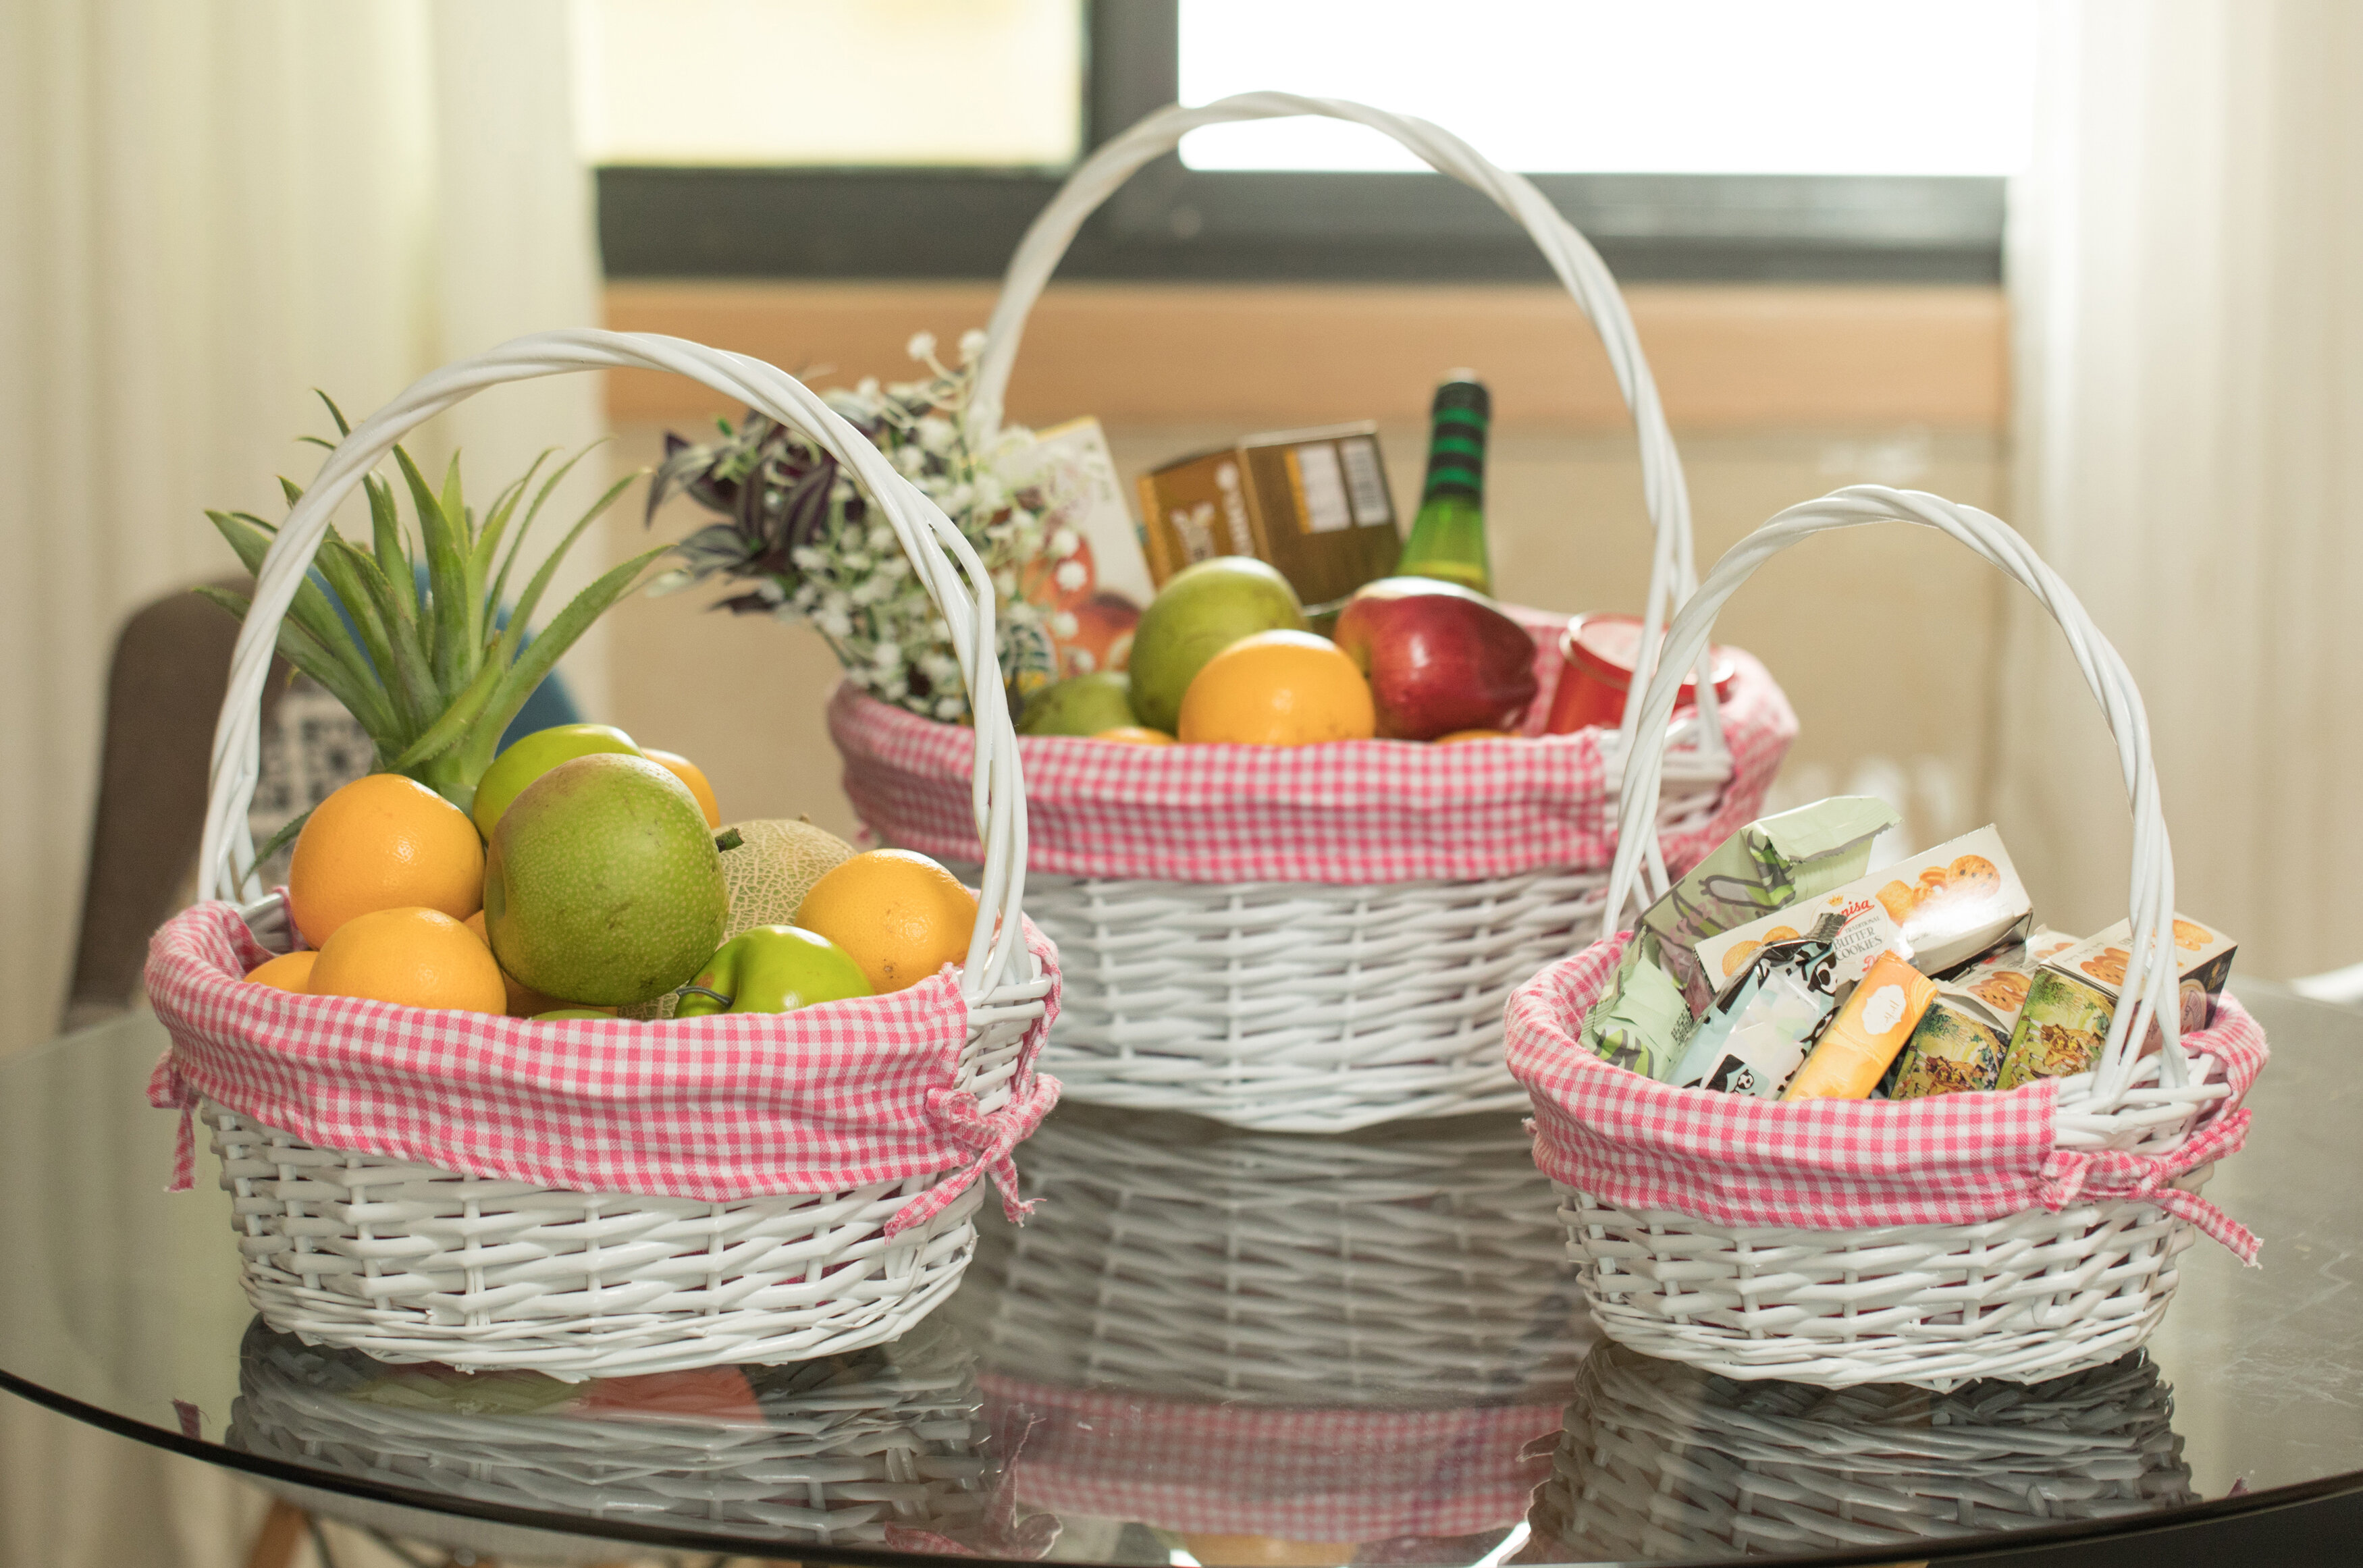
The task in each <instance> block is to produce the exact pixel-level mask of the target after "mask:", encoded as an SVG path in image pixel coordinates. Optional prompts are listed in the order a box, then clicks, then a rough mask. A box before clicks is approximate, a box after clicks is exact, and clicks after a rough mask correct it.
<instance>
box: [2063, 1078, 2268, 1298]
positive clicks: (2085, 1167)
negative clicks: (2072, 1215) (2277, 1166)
mask: <svg viewBox="0 0 2363 1568" xmlns="http://www.w3.org/2000/svg"><path fill="white" fill-rule="evenodd" d="M2247 1137H2248V1110H2247V1107H2245V1106H2243V1107H2241V1108H2240V1109H2239V1110H2234V1111H2231V1112H2229V1113H2228V1114H2225V1115H2221V1116H2217V1117H2215V1118H2213V1120H2211V1121H2208V1122H2207V1123H2206V1124H2205V1125H2204V1126H2203V1127H2202V1128H2201V1129H2200V1131H2199V1132H2197V1133H2196V1134H2194V1135H2193V1136H2192V1137H2191V1139H2190V1140H2189V1141H2187V1142H2186V1143H2184V1144H2183V1145H2182V1147H2180V1148H2179V1149H2176V1150H2173V1151H2172V1152H2170V1153H2169V1154H2129V1153H2127V1152H2126V1151H2124V1150H2123V1149H2054V1150H2053V1151H2052V1152H2051V1156H2050V1158H2048V1159H2047V1160H2046V1161H2044V1163H2043V1179H2042V1181H2041V1183H2040V1184H2039V1185H2038V1186H2037V1187H2036V1189H2035V1196H2036V1201H2037V1202H2039V1203H2041V1204H2042V1205H2043V1207H2044V1208H2046V1209H2050V1210H2051V1211H2052V1212H2053V1213H2055V1214H2056V1213H2058V1211H2059V1210H2061V1209H2065V1208H2067V1207H2068V1206H2069V1204H2072V1203H2075V1202H2078V1201H2080V1200H2082V1201H2087V1202H2114V1201H2124V1200H2130V1201H2133V1202H2138V1203H2155V1204H2157V1205H2158V1207H2159V1208H2160V1209H2166V1210H2168V1211H2169V1212H2170V1213H2173V1214H2178V1215H2180V1216H2181V1217H2182V1218H2183V1219H2185V1220H2190V1221H2191V1223H2192V1224H2193V1225H2196V1226H2198V1227H2199V1228H2200V1230H2202V1231H2205V1232H2206V1233H2207V1234H2208V1235H2209V1236H2211V1237H2213V1239H2214V1240H2216V1241H2218V1242H2222V1243H2223V1244H2224V1246H2225V1247H2227V1248H2229V1249H2230V1250H2231V1252H2232V1253H2233V1255H2235V1257H2237V1258H2238V1259H2239V1260H2240V1261H2241V1262H2242V1263H2244V1264H2248V1265H2249V1266H2251V1267H2254V1266H2255V1264H2256V1262H2257V1249H2258V1245H2259V1244H2260V1243H2258V1241H2257V1237H2256V1233H2255V1232H2254V1231H2250V1230H2249V1229H2248V1228H2247V1226H2245V1225H2243V1224H2241V1223H2240V1222H2239V1221H2238V1220H2235V1219H2233V1218H2232V1217H2231V1216H2230V1215H2228V1214H2226V1213H2224V1211H2223V1210H2222V1209H2218V1208H2216V1207H2215V1206H2214V1205H2213V1204H2212V1203H2210V1202H2208V1201H2207V1200H2206V1199H2205V1198H2202V1197H2200V1196H2199V1195H2198V1194H2197V1193H2195V1192H2185V1191H2184V1190H2182V1189H2181V1188H2180V1187H2175V1186H2173V1185H2171V1184H2172V1183H2173V1182H2174V1181H2175V1180H2176V1179H2177V1178H2178V1177H2180V1176H2187V1175H2189V1174H2190V1173H2191V1172H2192V1171H2195V1170H2197V1169H2198V1168H2199V1167H2200V1166H2202V1165H2209V1164H2212V1163H2213V1162H2214V1161H2216V1160H2219V1159H2222V1158H2223V1157H2224V1155H2226V1154H2237V1153H2239V1151H2240V1145H2241V1144H2243V1143H2246V1142H2247Z"/></svg>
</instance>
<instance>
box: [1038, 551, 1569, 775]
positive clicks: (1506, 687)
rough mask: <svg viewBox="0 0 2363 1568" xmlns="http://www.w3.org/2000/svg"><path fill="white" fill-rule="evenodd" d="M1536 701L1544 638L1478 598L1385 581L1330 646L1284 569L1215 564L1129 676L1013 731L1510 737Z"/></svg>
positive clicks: (1106, 680) (1159, 615)
mask: <svg viewBox="0 0 2363 1568" xmlns="http://www.w3.org/2000/svg"><path fill="white" fill-rule="evenodd" d="M1536 692H1537V679H1536V676H1535V644H1534V639H1533V637H1532V635H1529V634H1528V632H1527V631H1526V629H1525V626H1523V625H1521V624H1519V623H1518V622H1517V621H1515V620H1514V619H1513V618H1512V617H1510V616H1509V615H1507V614H1505V613H1503V612H1502V611H1501V610H1500V609H1499V608H1497V607H1496V606H1495V605H1494V603H1493V602H1492V600H1490V599H1488V598H1486V597H1485V596H1484V595H1482V594H1481V593H1477V592H1474V591H1471V590H1469V589H1466V588H1462V587H1459V586H1458V585H1457V584H1454V583H1449V582H1445V581H1442V580H1436V579H1431V578H1421V577H1389V578H1381V579H1379V580H1377V581H1375V582H1370V583H1365V584H1364V585H1363V586H1362V587H1361V588H1360V589H1359V590H1357V591H1355V592H1354V594H1353V595H1352V597H1351V598H1349V599H1348V600H1347V601H1346V603H1345V605H1344V607H1343V608H1342V609H1341V610H1340V611H1339V612H1338V614H1337V624H1336V626H1335V628H1334V634H1333V635H1332V636H1329V637H1322V636H1316V635H1314V634H1313V632H1312V631H1311V630H1310V627H1309V623H1308V620H1307V617H1306V614H1305V610H1304V605H1303V604H1302V603H1300V602H1298V600H1297V596H1296V593H1295V591H1294V590H1292V588H1291V587H1290V586H1289V583H1288V580H1287V579H1286V578H1284V577H1282V576H1281V574H1280V573H1279V572H1278V571H1277V570H1275V569H1273V568H1272V567H1270V565H1268V564H1266V563H1265V562H1263V561H1261V560H1258V559H1256V558H1252V557H1248V556H1219V557H1216V558H1213V559H1211V560H1204V561H1200V562H1199V563H1197V564H1196V565H1194V566H1191V567H1188V568H1185V569H1182V570H1181V571H1179V572H1176V573H1174V575H1173V576H1172V577H1171V578H1170V579H1169V580H1167V582H1166V584H1165V587H1164V589H1163V591H1160V592H1159V594H1158V595H1157V597H1156V599H1155V600H1154V601H1153V602H1151V603H1150V604H1149V606H1148V611H1147V613H1144V614H1143V615H1142V616H1141V620H1140V625H1139V628H1138V630H1137V632H1136V633H1135V634H1134V636H1133V643H1132V653H1131V659H1130V664H1129V668H1127V669H1125V670H1103V671H1096V672H1093V673H1092V674H1088V675H1079V676H1071V677H1069V678H1068V679H1064V680H1061V681H1059V682H1057V683H1055V684H1053V685H1051V686H1048V687H1047V688H1045V689H1043V690H1040V691H1037V692H1036V693H1034V694H1032V695H1031V696H1029V697H1028V698H1026V703H1025V707H1024V710H1023V712H1021V713H1020V715H1019V718H1018V723H1017V728H1018V733H1019V734H1030V735H1078V736H1088V737H1092V738H1094V739H1098V740H1104V741H1115V742H1126V743H1130V744H1134V745H1171V744H1177V743H1178V744H1181V745H1206V744H1228V745H1279V746H1294V745H1320V744H1322V743H1324V742H1326V741H1340V740H1370V739H1372V738H1379V739H1386V740H1404V741H1439V742H1454V741H1460V740H1471V739H1478V738H1513V737H1515V736H1516V735H1517V734H1518V733H1519V726H1520V725H1521V724H1522V723H1523V722H1524V720H1525V715H1526V712H1527V710H1528V709H1529V708H1530V707H1532V706H1533V704H1534V701H1535V695H1536Z"/></svg>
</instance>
